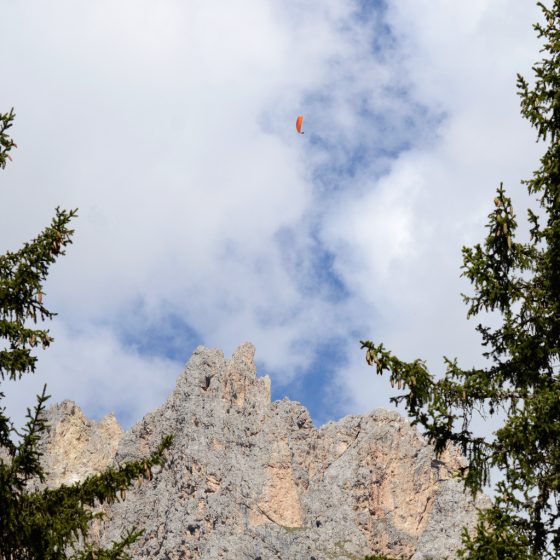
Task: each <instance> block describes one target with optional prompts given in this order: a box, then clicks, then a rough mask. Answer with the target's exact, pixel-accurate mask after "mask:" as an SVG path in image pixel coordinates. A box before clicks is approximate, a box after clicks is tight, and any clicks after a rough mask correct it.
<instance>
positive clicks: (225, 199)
mask: <svg viewBox="0 0 560 560" xmlns="http://www.w3.org/2000/svg"><path fill="white" fill-rule="evenodd" d="M0 5H1V9H2V19H3V21H4V22H5V25H4V26H3V30H2V33H1V34H0V51H1V52H3V53H4V54H5V56H4V59H3V63H2V74H1V78H0V79H1V81H2V87H1V88H0V111H2V112H4V111H7V110H9V108H10V107H12V106H14V107H15V109H16V112H17V119H16V124H15V126H14V128H13V135H14V138H15V140H16V142H17V143H18V146H19V148H18V150H16V152H15V154H14V162H13V163H12V164H10V165H9V166H8V167H7V168H6V170H5V171H3V172H2V173H1V174H0V201H1V202H0V204H1V208H2V223H1V226H0V227H1V236H0V252H4V251H5V250H7V249H10V250H15V249H17V248H18V247H19V246H20V245H21V244H22V243H23V242H24V241H26V240H29V239H31V238H32V237H34V236H35V235H36V234H37V233H38V232H39V231H40V230H41V229H42V228H43V227H45V226H46V225H47V224H48V223H49V221H50V219H51V217H52V216H53V214H54V208H55V207H56V206H57V205H61V206H62V207H64V208H67V209H70V208H79V218H77V219H76V220H75V223H74V226H75V229H76V234H75V238H74V245H72V246H71V247H70V249H69V250H68V252H67V256H66V257H64V258H63V259H61V260H60V261H59V262H58V263H57V264H56V265H55V266H54V267H53V268H52V272H51V275H50V277H49V280H48V283H47V286H46V292H47V295H46V298H45V302H46V304H47V305H48V306H49V307H50V308H52V309H53V310H55V311H57V312H58V313H59V315H58V317H56V319H55V320H54V321H53V322H52V324H51V332H52V334H53V336H54V337H55V339H56V341H55V344H54V345H53V346H52V347H51V348H50V349H49V350H48V351H47V352H45V353H44V354H42V355H41V356H40V361H39V367H38V373H37V374H36V375H35V376H33V377H29V378H26V379H25V380H22V381H21V382H18V383H17V384H13V386H6V387H5V389H3V390H5V392H6V393H7V399H6V401H5V402H6V404H7V411H8V413H9V414H10V415H11V416H12V417H14V418H15V419H16V420H17V421H18V423H20V422H21V421H22V419H23V414H24V413H25V407H26V406H30V405H32V404H33V398H32V395H33V394H34V393H37V392H40V388H41V387H42V384H43V383H45V382H46V383H48V389H49V393H50V394H51V395H52V399H53V401H60V400H63V399H66V398H69V399H73V400H75V401H76V402H77V403H78V404H79V405H80V406H82V407H83V409H84V410H85V412H86V414H88V415H89V416H91V417H94V418H99V417H101V416H103V415H104V414H106V413H108V412H110V411H115V412H116V413H117V417H118V418H119V420H120V421H121V423H122V424H123V425H124V426H125V427H127V428H128V427H129V426H130V425H131V424H132V423H134V422H135V421H137V420H138V419H140V418H141V416H142V415H143V414H145V413H146V412H148V411H149V410H152V409H154V408H155V407H156V406H158V405H159V404H161V403H162V402H163V400H164V399H165V398H166V396H167V395H168V393H169V392H170V391H171V390H172V388H173V386H174V384H175V379H176V377H177V375H178V374H179V373H180V372H181V370H182V367H183V365H184V362H185V361H186V360H187V359H188V358H189V356H190V354H191V353H192V351H193V350H194V348H195V347H196V346H197V345H198V344H204V345H206V346H210V347H218V348H220V349H222V350H223V351H224V353H225V354H226V356H227V357H229V355H230V354H231V353H232V352H233V350H234V349H235V348H236V347H237V346H238V345H239V344H240V343H242V342H243V341H245V340H250V341H252V342H253V343H254V344H255V345H256V348H257V355H256V358H257V363H258V367H259V374H261V375H262V374H270V375H271V377H272V379H273V391H274V396H275V397H276V398H281V397H282V396H284V395H285V394H287V395H289V396H290V397H291V398H293V399H296V400H300V401H302V402H303V403H304V404H305V405H306V406H308V407H309V408H310V410H311V412H312V414H313V417H314V419H315V420H316V422H317V423H322V422H324V421H327V420H329V419H334V418H338V417H340V416H342V415H344V414H356V413H363V412H366V411H368V410H371V409H372V408H377V407H384V408H391V407H392V405H391V404H390V403H389V397H390V396H391V392H390V389H389V388H388V384H387V382H386V381H385V380H382V379H380V378H378V377H376V376H375V375H374V371H373V369H371V368H367V366H366V364H365V360H364V354H363V352H361V351H360V348H359V340H360V339H362V338H370V339H374V340H375V341H383V342H385V344H386V346H388V347H389V348H392V349H393V350H395V351H396V353H397V354H398V355H400V356H401V357H402V358H403V359H414V358H416V357H421V358H424V359H427V360H428V364H429V365H430V366H431V367H432V368H433V369H434V371H437V370H438V368H440V367H441V365H442V359H441V358H442V356H443V355H447V356H450V357H453V356H457V357H459V358H460V361H461V363H463V364H464V365H465V366H470V365H473V364H475V363H480V358H479V355H480V347H479V341H478V338H477V336H476V334H475V333H474V329H473V325H472V324H469V323H468V322H467V321H466V320H465V315H466V309H465V307H464V305H463V303H462V301H461V298H460V295H459V294H460V292H461V291H463V292H465V291H468V290H469V286H468V285H467V284H466V282H465V281H464V280H461V279H460V278H459V275H460V265H461V254H460V249H461V246H462V245H464V244H472V243H474V242H477V241H480V240H482V239H483V236H484V223H485V221H486V216H487V214H488V213H489V212H490V210H491V201H492V199H493V196H494V191H495V188H496V187H497V186H498V184H499V183H500V181H503V182H504V183H505V184H506V186H507V187H508V188H509V192H510V194H511V195H512V196H513V198H514V203H518V205H519V207H520V208H522V207H524V206H525V205H526V203H527V200H526V197H525V196H524V194H523V187H521V186H520V184H519V182H520V180H521V179H524V178H527V177H529V176H530V175H531V172H532V171H533V170H534V169H535V168H536V167H537V165H538V157H539V155H540V153H541V151H542V146H539V145H537V144H535V141H534V140H535V134H534V132H533V131H532V130H531V129H530V128H529V125H528V123H526V122H525V121H523V120H522V119H521V117H520V116H519V101H518V97H517V95H516V91H515V75H516V73H517V72H520V73H523V74H524V75H526V76H527V77H530V67H531V65H532V63H533V62H534V61H536V60H537V59H538V57H539V54H538V48H539V45H538V43H537V40H536V38H535V34H534V32H533V30H532V28H531V22H534V21H536V20H537V19H538V18H539V16H540V14H539V11H538V9H537V8H536V6H534V5H533V4H532V3H531V2H518V1H517V0H472V1H470V2H468V3H467V2H465V3H458V2H448V1H446V0H430V1H427V0H399V1H398V2H396V1H388V2H384V3H382V2H367V3H366V2H363V3H360V2H357V1H351V0H345V1H342V0H305V1H300V0H287V1H284V0H282V1H281V0H240V1H238V2H231V1H230V0H216V1H213V2H208V1H198V0H187V1H184V0H183V1H180V2H179V1H171V0H164V1H162V2H157V3H154V2H148V1H147V0H134V1H132V0H123V1H121V2H113V1H111V2H110V1H108V0H96V1H95V2H85V1H82V0H66V1H62V0H54V1H51V2H40V1H38V0H26V1H25V2H23V1H10V2H8V1H4V2H1V1H0ZM300 113H303V114H304V115H305V121H304V130H305V134H304V135H297V134H296V132H295V119H296V117H297V115H298V114H300ZM521 216H524V212H521Z"/></svg>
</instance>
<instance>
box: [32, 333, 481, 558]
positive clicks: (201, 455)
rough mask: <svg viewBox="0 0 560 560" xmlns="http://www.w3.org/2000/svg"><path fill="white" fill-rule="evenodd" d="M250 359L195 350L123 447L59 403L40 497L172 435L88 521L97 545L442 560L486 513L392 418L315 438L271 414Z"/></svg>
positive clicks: (242, 554)
mask: <svg viewBox="0 0 560 560" xmlns="http://www.w3.org/2000/svg"><path fill="white" fill-rule="evenodd" d="M254 353H255V349H254V347H253V346H252V345H251V344H250V343H245V344H243V345H241V346H240V347H239V348H238V349H237V351H236V352H235V353H234V355H233V356H232V358H231V359H230V360H225V359H224V355H223V353H222V352H221V351H219V350H215V349H208V348H204V347H199V348H197V349H196V351H195V352H194V353H193V356H192V357H191V359H190V361H189V362H188V364H187V366H186V368H185V371H184V372H183V373H182V374H181V375H180V376H179V378H178V380H177V385H176V387H175V389H174V391H173V392H172V394H171V395H170V396H169V397H168V399H167V401H166V402H165V403H164V404H163V405H162V406H161V407H160V408H159V409H157V410H156V411H154V412H151V413H149V414H147V415H146V416H145V417H144V418H143V419H142V420H141V421H140V422H138V423H137V424H136V425H135V426H134V427H133V428H132V429H131V430H130V431H128V432H126V433H123V431H122V429H121V428H120V427H119V425H118V424H117V421H116V419H115V418H114V416H112V415H110V416H107V417H106V418H104V419H103V420H101V421H100V422H93V421H91V420H88V419H87V418H85V416H84V415H83V413H82V412H81V410H80V409H79V407H78V406H76V405H75V404H74V403H72V402H71V401H64V402H63V403H61V404H59V405H55V406H53V407H51V408H49V409H48V411H47V413H46V414H47V420H48V422H49V424H50V428H49V431H48V434H47V437H46V438H45V439H44V441H43V443H42V451H43V453H44V456H43V458H42V461H43V464H44V466H45V470H46V471H47V472H48V473H49V474H48V477H47V481H46V484H47V485H48V486H50V487H53V486H57V485H60V484H72V483H74V482H77V481H80V480H83V479H84V478H85V477H87V476H88V475H90V474H94V473H97V472H101V471H103V470H104V469H105V468H107V466H110V465H113V466H115V465H117V464H119V463H121V462H123V461H130V460H135V459H140V458H143V457H145V456H146V455H148V453H149V452H150V451H151V450H153V449H154V448H155V447H156V446H157V444H158V443H159V442H160V441H161V438H162V436H163V435H165V434H175V440H174V443H173V445H172V448H171V449H170V450H169V451H168V463H167V465H166V467H165V468H164V469H156V470H154V473H153V478H152V479H151V480H144V481H143V482H142V483H141V484H140V485H139V486H135V487H134V488H133V489H131V490H130V491H129V492H127V495H126V499H125V500H124V501H120V502H116V503H114V504H111V505H104V506H103V507H102V508H100V509H102V510H103V511H104V512H105V515H106V517H105V519H104V520H103V521H102V522H96V525H95V526H94V528H93V529H94V530H93V532H92V536H93V538H94V539H95V540H96V541H97V542H98V543H100V544H103V545H105V546H107V545H109V544H110V542H111V541H112V540H115V539H117V538H119V537H120V535H121V533H122V532H123V531H124V530H125V529H126V528H130V527H132V526H133V525H136V526H139V527H142V528H144V529H145V533H144V535H143V537H141V539H140V540H139V541H138V543H137V544H135V545H134V546H133V547H132V548H131V555H132V557H133V558H151V559H157V560H160V559H161V560H163V559H166V560H178V559H186V560H199V559H200V560H221V559H226V558H227V559H230V558H236V559H239V560H296V559H297V560H327V559H329V560H342V559H345V560H349V559H359V558H363V557H364V556H365V555H367V554H388V555H391V556H394V557H402V558H406V559H411V560H427V559H428V558H433V559H434V560H443V559H444V558H445V557H449V558H450V559H451V558H453V553H454V552H455V550H456V549H457V548H458V547H459V546H460V533H461V529H462V527H463V526H468V527H472V526H473V525H474V522H475V518H476V510H475V508H476V507H485V506H487V505H488V503H489V501H488V499H487V498H486V497H484V496H480V497H479V498H477V501H476V503H475V502H473V500H472V499H471V498H470V496H469V495H468V494H465V493H464V492H463V489H462V484H461V482H459V481H458V480H457V479H455V478H454V475H455V473H456V472H457V470H458V468H459V467H460V466H461V465H463V464H464V458H463V457H462V456H461V455H460V453H459V452H458V451H456V450H454V449H451V448H450V449H448V450H447V451H446V452H445V453H444V455H443V456H442V457H440V458H439V459H437V460H436V458H435V455H434V451H433V449H432V448H431V447H430V446H428V445H427V443H426V441H425V440H424V439H423V437H422V436H421V435H420V434H419V433H418V432H417V430H416V429H414V428H412V427H411V426H410V424H409V423H408V422H407V421H406V420H405V419H403V418H402V417H401V416H400V415H399V414H398V413H396V412H388V411H384V410H377V411H374V412H372V413H370V414H368V415H364V416H348V417H346V418H343V419H342V420H340V421H338V422H330V423H328V424H326V425H324V426H322V427H321V428H320V429H316V428H315V427H314V426H313V423H312V421H311V418H310V416H309V413H308V411H307V410H306V409H305V408H304V407H303V406H302V405H301V404H299V403H296V402H291V401H289V400H287V399H284V400H282V401H276V402H271V400H270V379H269V378H268V377H266V376H265V377H260V378H258V377H257V376H256V367H255V364H254V361H253V357H254ZM37 486H38V485H37Z"/></svg>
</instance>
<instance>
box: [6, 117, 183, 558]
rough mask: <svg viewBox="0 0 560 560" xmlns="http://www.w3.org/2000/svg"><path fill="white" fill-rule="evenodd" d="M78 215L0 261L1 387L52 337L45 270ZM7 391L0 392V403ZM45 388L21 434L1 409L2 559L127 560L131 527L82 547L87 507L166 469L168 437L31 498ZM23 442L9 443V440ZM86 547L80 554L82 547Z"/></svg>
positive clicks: (134, 535) (65, 217)
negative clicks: (143, 453) (104, 545)
mask: <svg viewBox="0 0 560 560" xmlns="http://www.w3.org/2000/svg"><path fill="white" fill-rule="evenodd" d="M13 118H14V114H13V111H11V112H10V113H7V114H4V115H1V114H0V167H4V166H5V163H6V158H8V159H9V155H8V152H9V150H10V149H11V148H12V147H13V146H15V144H14V142H13V141H12V140H11V138H9V136H8V135H7V133H6V131H7V129H8V128H9V127H10V126H11V122H12V121H13ZM75 216H76V211H75V210H73V211H70V212H66V211H64V210H60V209H59V208H57V209H56V213H55V217H54V219H53V220H52V223H51V225H50V226H49V227H47V228H46V229H45V230H44V231H43V232H42V233H41V234H40V235H39V236H38V237H37V238H36V239H34V240H33V241H31V242H30V243H25V244H24V246H23V248H22V249H20V250H19V251H16V252H14V253H12V252H8V253H6V254H5V255H3V256H0V340H2V341H3V343H4V349H3V350H1V351H0V377H1V380H2V381H3V382H5V381H6V378H7V379H8V380H9V381H17V380H19V379H21V377H22V375H23V374H24V373H33V372H34V371H35V366H36V362H37V357H36V356H34V355H33V354H32V352H33V350H34V349H35V348H36V347H37V346H38V345H39V344H40V345H41V346H42V347H43V348H47V347H48V346H49V345H50V343H51V342H52V341H53V339H52V338H51V337H50V336H49V331H48V330H45V329H42V328H37V327H36V324H37V321H38V320H41V321H44V320H45V319H52V318H53V317H54V316H55V313H53V312H51V311H49V310H48V309H47V308H46V307H45V305H44V304H43V296H44V293H43V284H44V282H45V280H46V278H47V275H48V271H49V267H50V266H51V265H52V264H53V263H54V262H55V261H56V259H57V258H58V257H59V256H60V255H64V254H65V252H64V248H65V247H66V246H67V245H68V244H70V243H72V241H71V237H72V234H73V233H74V230H72V229H69V227H68V225H69V223H70V221H71V220H72V218H74V217H75ZM3 397H4V393H0V399H2V398H3ZM48 398H49V396H48V395H46V387H44V388H43V392H42V394H41V395H38V396H37V400H38V402H37V405H36V406H35V407H34V410H33V412H31V410H30V409H29V408H28V409H27V419H28V420H27V423H26V426H25V428H24V429H23V431H22V433H20V432H18V431H17V430H16V429H15V428H14V426H13V424H12V422H11V420H10V419H9V418H8V417H7V416H6V414H5V408H0V560H27V559H38V560H39V559H40V560H59V559H66V558H74V559H79V560H94V559H98V560H101V559H103V560H109V559H111V560H119V559H125V558H129V555H128V554H126V552H125V550H126V548H127V547H128V546H129V545H130V544H132V543H133V542H134V541H136V540H137V539H138V537H139V536H140V535H141V534H142V531H139V530H137V529H136V528H133V529H131V530H130V531H129V532H128V533H127V534H126V535H123V536H122V539H121V541H119V542H116V543H113V546H112V547H111V548H110V549H94V548H93V547H92V546H91V545H90V544H89V543H88V542H87V534H88V528H89V523H90V522H91V521H92V520H93V519H95V518H99V517H100V514H94V513H93V510H92V508H94V507H95V506H97V505H99V504H103V503H105V502H109V503H112V502H113V501H115V500H117V501H118V500H119V498H120V499H121V500H122V499H124V496H125V491H126V490H127V489H128V488H129V487H130V486H131V484H132V483H133V482H134V481H135V480H140V479H142V478H143V477H147V478H149V479H151V478H152V473H151V469H152V467H153V466H154V465H160V466H164V464H165V458H164V452H165V450H166V449H168V448H169V447H170V445H171V443H172V436H166V437H165V438H163V440H162V442H161V443H160V445H159V447H158V448H157V449H156V450H155V451H154V452H153V453H152V454H151V455H150V456H149V457H147V458H146V459H144V460H141V461H136V462H131V463H126V464H123V465H120V466H119V467H118V468H116V469H108V470H107V471H105V472H104V473H102V474H99V475H96V476H90V477H89V478H87V479H86V480H85V481H84V482H82V483H79V484H78V483H77V484H73V485H72V486H65V485H63V486H61V487H60V488H56V489H52V490H42V491H38V492H30V491H28V489H27V486H28V483H29V481H30V480H31V479H33V478H38V479H39V480H41V481H44V474H45V473H44V472H43V470H42V468H41V465H40V462H39V461H40V453H39V451H38V448H37V445H38V443H39V441H40V438H41V434H42V432H44V430H45V429H46V428H47V426H46V423H45V420H44V419H43V411H44V408H45V402H46V401H47V399H48ZM12 433H14V434H16V435H18V436H19V437H20V440H19V443H14V441H12V438H11V434H12ZM80 543H81V544H82V545H83V546H82V547H81V548H80V550H79V551H78V550H77V546H78V545H79V544H80Z"/></svg>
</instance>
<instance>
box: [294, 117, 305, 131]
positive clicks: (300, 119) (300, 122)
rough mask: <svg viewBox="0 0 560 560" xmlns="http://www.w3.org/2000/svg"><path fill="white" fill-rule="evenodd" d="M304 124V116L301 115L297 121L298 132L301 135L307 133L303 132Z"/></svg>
mask: <svg viewBox="0 0 560 560" xmlns="http://www.w3.org/2000/svg"><path fill="white" fill-rule="evenodd" d="M302 123H303V115H300V116H299V117H298V118H297V120H296V130H297V131H298V132H299V133H300V134H305V132H302V131H301V125H302Z"/></svg>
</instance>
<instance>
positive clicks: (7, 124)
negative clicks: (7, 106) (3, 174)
mask: <svg viewBox="0 0 560 560" xmlns="http://www.w3.org/2000/svg"><path fill="white" fill-rule="evenodd" d="M15 117H16V115H15V113H14V110H13V109H12V110H11V111H10V112H9V113H4V114H2V113H0V169H4V168H5V167H6V160H8V159H9V160H11V159H12V158H11V157H10V150H11V149H12V148H17V146H16V143H15V142H14V141H13V140H12V139H11V138H10V136H9V134H8V132H7V130H8V129H9V128H11V126H12V122H13V120H14V119H15Z"/></svg>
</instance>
